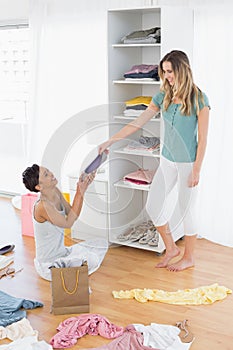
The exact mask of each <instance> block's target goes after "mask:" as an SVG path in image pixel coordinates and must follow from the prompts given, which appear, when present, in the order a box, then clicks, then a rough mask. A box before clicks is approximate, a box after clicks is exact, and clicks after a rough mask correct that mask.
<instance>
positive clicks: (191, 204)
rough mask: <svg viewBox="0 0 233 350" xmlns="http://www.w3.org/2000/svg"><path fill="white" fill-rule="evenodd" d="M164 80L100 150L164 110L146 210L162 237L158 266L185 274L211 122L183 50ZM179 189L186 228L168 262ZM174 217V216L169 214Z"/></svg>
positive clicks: (163, 65)
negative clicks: (157, 161) (175, 193)
mask: <svg viewBox="0 0 233 350" xmlns="http://www.w3.org/2000/svg"><path fill="white" fill-rule="evenodd" d="M159 76H160V79H161V81H162V85H161V88H160V92H159V93H157V94H156V95H155V96H154V97H153V98H152V101H151V103H150V105H149V106H148V108H147V109H146V110H145V111H144V112H143V113H142V114H141V115H140V116H139V117H138V118H137V119H135V120H134V121H133V122H131V123H129V124H127V125H126V126H125V127H123V128H122V129H121V130H120V131H119V132H118V133H116V134H115V135H113V136H112V137H111V138H110V139H109V140H108V141H106V142H104V143H103V144H101V145H100V146H99V153H102V152H104V151H105V150H106V152H107V148H108V147H109V146H111V145H112V144H113V143H115V142H117V141H119V140H121V139H124V138H126V137H128V136H129V135H131V134H133V133H134V132H136V131H138V130H139V129H140V128H142V126H143V125H144V124H146V122H148V121H149V120H150V119H151V118H152V117H154V115H155V114H157V113H158V112H159V111H160V110H161V111H162V115H163V119H164V127H165V133H164V143H163V147H162V155H161V159H160V166H159V168H158V170H157V172H156V174H155V176H154V179H153V182H152V184H151V187H150V191H149V194H148V199H147V204H146V209H147V212H148V214H149V216H150V218H151V219H152V221H153V223H154V225H155V226H156V228H157V230H158V232H159V233H160V235H161V237H162V239H163V241H164V244H165V248H166V252H165V255H164V257H163V259H162V261H161V262H160V263H159V264H157V266H156V267H166V268H167V269H168V270H170V271H181V270H184V269H187V268H189V267H192V266H194V247H195V242H196V236H197V215H196V197H197V191H198V183H199V178H200V171H201V166H202V162H203V159H204V155H205V150H206V144H207V133H208V122H209V109H210V106H209V101H208V98H207V96H206V95H205V93H204V92H202V91H201V90H200V89H199V88H198V87H197V86H196V85H195V84H194V82H193V75H192V71H191V68H190V63H189V59H188V57H187V55H186V54H185V53H184V52H182V51H179V50H173V51H171V52H170V53H168V54H166V55H165V56H164V58H163V59H162V60H161V61H160V64H159ZM176 185H177V189H178V203H179V207H180V214H181V216H180V217H181V221H180V222H177V225H179V224H180V223H181V222H182V223H183V226H184V233H185V249H184V254H183V256H182V257H181V259H180V260H178V261H177V262H176V263H172V264H171V263H170V261H171V260H172V259H173V258H174V257H176V256H178V255H179V254H180V250H179V248H178V247H177V245H176V244H175V242H174V239H173V237H172V232H171V231H170V228H169V225H168V221H169V218H170V217H171V207H172V205H173V210H174V206H175V204H174V203H172V202H171V198H169V194H170V192H171V191H172V189H173V188H174V187H175V186H176ZM169 213H170V214H169Z"/></svg>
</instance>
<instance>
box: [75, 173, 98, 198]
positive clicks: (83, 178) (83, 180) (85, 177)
mask: <svg viewBox="0 0 233 350" xmlns="http://www.w3.org/2000/svg"><path fill="white" fill-rule="evenodd" d="M95 175H96V171H93V172H92V173H90V174H85V173H82V174H81V175H80V177H79V180H78V183H77V190H80V192H81V194H82V195H84V193H85V192H86V190H87V188H88V186H89V185H90V184H91V183H92V181H93V180H94V178H95Z"/></svg>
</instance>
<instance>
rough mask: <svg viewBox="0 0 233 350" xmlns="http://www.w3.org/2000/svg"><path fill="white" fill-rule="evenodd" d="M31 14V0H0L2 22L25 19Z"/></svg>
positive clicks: (0, 18)
mask: <svg viewBox="0 0 233 350" xmlns="http://www.w3.org/2000/svg"><path fill="white" fill-rule="evenodd" d="M28 15H29V0H0V22H2V21H3V22H4V21H8V20H14V19H25V18H28Z"/></svg>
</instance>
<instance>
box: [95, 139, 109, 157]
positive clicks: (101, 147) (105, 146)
mask: <svg viewBox="0 0 233 350" xmlns="http://www.w3.org/2000/svg"><path fill="white" fill-rule="evenodd" d="M111 145H112V142H111V141H110V140H108V141H105V142H104V143H101V145H99V147H98V152H99V154H102V153H104V152H105V153H107V154H108V153H109V150H108V147H110V146H111Z"/></svg>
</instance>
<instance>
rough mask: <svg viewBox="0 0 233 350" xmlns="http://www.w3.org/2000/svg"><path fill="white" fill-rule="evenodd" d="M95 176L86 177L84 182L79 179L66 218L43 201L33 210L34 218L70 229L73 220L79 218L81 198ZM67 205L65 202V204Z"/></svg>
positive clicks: (50, 204) (49, 203)
mask: <svg viewBox="0 0 233 350" xmlns="http://www.w3.org/2000/svg"><path fill="white" fill-rule="evenodd" d="M94 177H95V174H89V175H87V176H86V177H85V178H84V180H82V176H80V178H79V182H78V184H77V190H76V193H75V196H74V200H73V204H72V206H71V207H70V209H69V212H68V214H67V215H66V216H64V215H62V214H61V213H60V212H59V211H58V210H57V209H56V207H55V205H53V203H51V202H49V201H47V200H43V201H40V203H39V204H38V205H37V206H36V208H35V217H36V220H37V221H39V222H44V221H49V222H51V223H52V224H53V225H56V226H58V227H63V228H70V227H72V225H73V223H74V222H75V220H76V219H77V218H78V217H79V215H80V212H81V210H82V206H83V197H84V193H85V191H86V189H87V187H88V186H89V185H90V183H91V182H92V181H93V179H94ZM62 203H63V201H62ZM66 203H67V202H66Z"/></svg>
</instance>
